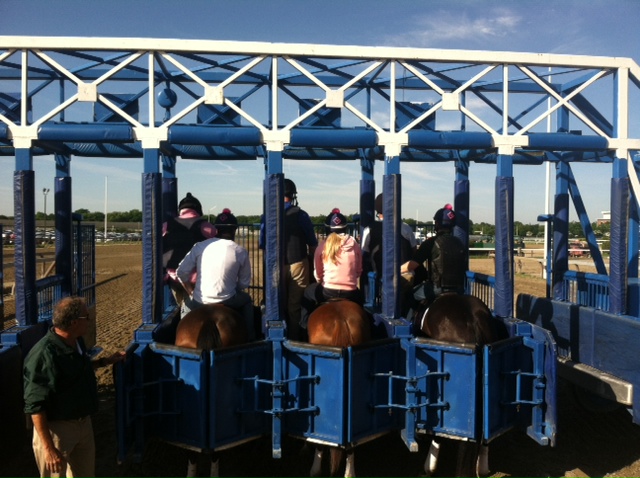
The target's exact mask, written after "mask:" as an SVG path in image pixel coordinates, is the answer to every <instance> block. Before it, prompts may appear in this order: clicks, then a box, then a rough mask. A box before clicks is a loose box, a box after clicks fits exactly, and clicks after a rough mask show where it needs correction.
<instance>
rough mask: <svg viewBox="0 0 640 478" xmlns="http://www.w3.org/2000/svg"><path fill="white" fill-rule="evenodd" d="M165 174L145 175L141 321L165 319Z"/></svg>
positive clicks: (154, 321) (145, 322)
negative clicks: (163, 205) (163, 275)
mask: <svg viewBox="0 0 640 478" xmlns="http://www.w3.org/2000/svg"><path fill="white" fill-rule="evenodd" d="M161 187H162V175H161V174H160V173H157V172H156V173H144V174H143V175H142V188H143V191H142V197H143V204H142V270H143V275H142V322H143V323H144V324H156V323H159V322H160V321H161V319H162V309H163V297H162V296H163V287H162V220H161V217H162V216H161V215H162V201H161V200H160V198H161V197H162V195H161V194H162V189H161Z"/></svg>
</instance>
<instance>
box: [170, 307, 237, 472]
mask: <svg viewBox="0 0 640 478" xmlns="http://www.w3.org/2000/svg"><path fill="white" fill-rule="evenodd" d="M248 341H249V332H248V330H247V324H246V322H245V320H244V318H243V317H242V315H240V313H239V312H237V311H235V310H234V309H232V308H230V307H227V306H226V305H222V304H205V305H203V306H201V307H198V308H197V309H193V310H191V311H190V312H189V313H188V314H187V315H185V316H184V317H183V318H182V319H181V320H180V322H179V323H178V327H177V328H176V339H175V345H177V346H178V347H186V348H190V349H202V350H216V349H221V348H226V347H233V346H235V345H242V344H245V343H247V342H248ZM210 458H211V470H210V476H219V460H218V458H217V457H216V456H215V454H214V453H212V454H211V457H210ZM197 468H198V454H197V453H196V452H189V465H188V468H187V476H188V477H189V476H197Z"/></svg>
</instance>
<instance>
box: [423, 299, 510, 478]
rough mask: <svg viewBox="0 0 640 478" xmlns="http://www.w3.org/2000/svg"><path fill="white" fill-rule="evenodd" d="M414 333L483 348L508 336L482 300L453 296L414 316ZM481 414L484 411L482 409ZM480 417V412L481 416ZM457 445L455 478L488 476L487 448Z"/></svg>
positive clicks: (430, 465) (434, 455) (428, 466)
mask: <svg viewBox="0 0 640 478" xmlns="http://www.w3.org/2000/svg"><path fill="white" fill-rule="evenodd" d="M413 320H414V330H417V331H419V333H420V334H421V335H425V336H427V337H430V338H433V339H436V340H442V341H444V342H451V343H458V344H475V345H476V346H478V347H481V346H483V345H485V344H489V343H491V342H495V341H496V340H498V339H500V338H502V337H503V336H504V335H506V331H501V329H500V328H499V324H500V323H499V321H497V320H496V319H495V318H494V317H493V314H492V313H491V310H489V308H488V307H487V305H486V304H485V303H484V302H482V301H481V300H480V299H478V298H477V297H474V296H470V295H459V294H456V293H453V292H450V293H445V294H442V295H440V296H439V297H438V298H437V299H436V300H435V301H433V303H431V305H427V304H425V303H423V304H422V305H421V306H420V307H419V308H418V310H417V312H416V315H415V316H414V319H413ZM479 410H482V407H481V406H480V407H479ZM480 413H481V412H480ZM455 442H456V443H457V445H458V457H457V462H456V476H480V475H488V474H489V462H488V447H487V446H486V445H480V444H479V443H473V442H469V441H461V440H455ZM439 451H440V442H439V440H438V439H434V440H432V442H431V447H430V450H429V454H428V456H427V460H426V461H425V464H424V471H425V473H426V476H431V474H432V473H433V472H434V471H435V469H436V465H437V462H438V454H439Z"/></svg>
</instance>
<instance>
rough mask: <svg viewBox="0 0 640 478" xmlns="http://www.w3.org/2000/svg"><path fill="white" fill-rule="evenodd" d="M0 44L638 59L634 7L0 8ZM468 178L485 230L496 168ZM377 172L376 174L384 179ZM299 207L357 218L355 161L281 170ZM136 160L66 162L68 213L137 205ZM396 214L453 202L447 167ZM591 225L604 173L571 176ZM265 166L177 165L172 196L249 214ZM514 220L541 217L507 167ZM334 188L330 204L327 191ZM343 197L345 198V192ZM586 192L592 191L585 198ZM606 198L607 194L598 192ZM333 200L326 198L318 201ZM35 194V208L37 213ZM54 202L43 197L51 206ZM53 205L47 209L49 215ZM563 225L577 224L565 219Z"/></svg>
mask: <svg viewBox="0 0 640 478" xmlns="http://www.w3.org/2000/svg"><path fill="white" fill-rule="evenodd" d="M0 11H1V12H2V14H1V15H0V35H20V36H25V35H39V36H43V35H44V36H105V37H150V38H184V39H211V40H243V41H262V42H286V43H322V44H345V45H363V46H398V47H417V48H422V47H424V48H451V49H466V50H495V51H521V52H534V53H562V54H576V55H599V56H620V57H631V58H633V59H635V60H636V62H640V1H638V0H608V1H595V0H577V1H565V0H553V1H547V0H535V1H529V0H518V1H500V2H497V1H496V2H492V1H471V0H470V1H456V0H447V1H439V0H430V1H420V0H410V1H405V0H394V1H379V0H322V1H304V0H261V1H259V0H229V1H221V0H209V1H205V0H181V1H180V2H178V1H175V0H127V1H123V0H109V1H95V0H94V1H87V0H57V1H50V0H0ZM0 161H2V164H3V165H2V171H3V174H1V175H0V214H8V215H12V214H13V203H12V197H13V192H12V174H10V173H11V172H12V171H13V169H14V160H13V158H6V157H0ZM34 168H35V170H36V191H41V190H42V188H43V187H49V188H51V187H52V185H53V177H54V175H55V171H54V164H53V162H52V160H51V159H50V158H36V159H35V160H34ZM482 168H484V170H483V171H480V172H478V173H476V172H475V170H474V169H472V172H471V179H472V186H471V188H472V190H471V191H472V202H473V204H472V211H471V219H472V220H473V221H475V222H481V221H487V222H494V219H493V178H494V175H495V167H494V166H482ZM382 169H383V168H382V167H378V168H377V175H379V174H381V173H382ZM284 170H285V174H286V175H287V176H288V177H290V178H292V179H293V180H294V181H295V182H296V183H297V185H298V189H299V192H300V194H299V196H300V203H301V205H302V207H303V208H305V209H306V210H307V211H309V212H310V213H311V214H312V215H316V214H326V213H327V212H328V211H329V210H331V209H332V208H333V207H336V206H337V207H340V208H341V209H342V210H343V212H346V213H354V212H357V184H358V179H359V168H358V167H357V165H356V164H354V163H349V164H346V163H342V162H340V163H338V164H329V165H325V164H318V163H310V162H293V161H286V162H285V165H284ZM141 171H142V163H141V161H139V160H124V159H118V160H114V159H110V160H105V159H96V158H92V159H87V160H83V161H76V162H75V163H74V162H72V174H73V177H74V190H75V194H74V198H73V208H74V209H78V208H86V209H89V210H91V211H102V210H103V209H104V202H105V201H104V199H105V191H104V189H105V177H108V193H107V198H108V199H107V209H108V210H109V211H124V210H129V209H134V208H141V198H140V196H141V192H140V191H141V188H140V172H141ZM402 172H403V190H404V194H403V204H402V215H403V217H412V218H417V219H419V220H427V219H430V217H431V216H432V214H433V212H434V211H435V210H436V209H438V208H439V207H442V205H443V204H444V203H445V202H451V201H452V199H453V187H452V186H453V171H452V167H451V165H436V166H435V167H433V168H430V169H429V170H428V171H425V168H419V169H418V168H416V169H413V167H407V168H406V169H405V168H404V166H403V169H402ZM574 172H575V174H576V177H577V180H578V186H579V187H580V189H581V192H582V195H583V199H584V201H585V203H586V205H587V211H588V213H589V215H590V218H591V220H592V221H595V219H596V218H597V217H600V212H601V211H605V210H609V209H610V206H609V199H608V191H609V178H610V177H611V172H610V166H606V165H601V166H589V167H584V168H580V167H576V168H575V169H574ZM263 175H264V168H263V165H262V162H261V161H255V162H248V161H242V162H226V163H223V162H219V161H216V162H213V164H212V162H210V161H208V162H203V161H182V162H179V163H178V176H179V177H180V183H179V195H180V196H181V197H182V196H184V194H186V192H187V191H191V192H192V193H193V194H194V195H195V196H197V197H198V198H199V199H200V200H201V202H202V204H203V209H204V210H205V213H207V212H208V211H209V210H210V211H211V212H213V213H218V212H220V210H221V209H222V208H223V207H230V208H231V209H232V211H233V212H234V213H236V214H259V213H260V208H261V189H260V188H261V179H262V177H263ZM514 175H515V178H516V186H515V188H516V193H515V194H516V203H515V204H516V207H515V210H516V211H515V218H516V220H518V221H522V222H524V223H534V222H536V217H537V215H538V214H540V213H542V212H544V187H545V178H544V168H543V167H516V169H515V172H514ZM336 190H339V191H340V195H339V196H336V195H335V193H334V191H336ZM348 191H353V194H345V193H346V192H348ZM590 191H600V193H598V194H591V193H590ZM605 191H606V193H605ZM328 198H331V199H328ZM43 201H44V200H43V197H42V195H41V194H38V196H37V197H36V210H38V211H42V210H43V209H44V205H43ZM49 201H52V197H51V196H50V197H49ZM51 208H52V203H51V202H49V205H48V211H49V212H50V211H51ZM571 219H572V220H577V219H576V217H575V214H573V211H572V218H571Z"/></svg>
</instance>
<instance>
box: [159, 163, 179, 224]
mask: <svg viewBox="0 0 640 478" xmlns="http://www.w3.org/2000/svg"><path fill="white" fill-rule="evenodd" d="M161 159H162V209H163V215H162V218H163V220H165V221H166V220H167V219H168V218H170V217H176V216H177V215H178V212H179V211H178V179H177V178H176V158H175V156H168V155H166V154H162V155H161Z"/></svg>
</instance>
